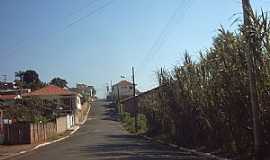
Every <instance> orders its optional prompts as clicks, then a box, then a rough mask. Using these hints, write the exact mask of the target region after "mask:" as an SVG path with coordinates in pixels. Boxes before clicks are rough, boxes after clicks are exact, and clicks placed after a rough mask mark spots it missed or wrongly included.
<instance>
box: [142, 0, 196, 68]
mask: <svg viewBox="0 0 270 160" xmlns="http://www.w3.org/2000/svg"><path fill="white" fill-rule="evenodd" d="M187 1H189V0H186V1H184V2H180V3H179V5H178V6H177V8H176V9H175V10H174V12H173V14H172V15H171V16H170V18H169V20H168V22H167V23H166V25H165V26H164V28H163V29H162V30H161V32H160V34H159V36H158V38H157V39H156V40H155V41H154V43H153V45H152V46H151V48H150V50H149V51H148V52H147V54H146V55H145V57H144V59H143V60H142V62H141V64H140V65H139V67H138V69H140V68H141V67H142V66H144V67H145V65H146V64H145V63H146V62H149V59H150V58H152V57H154V56H155V55H156V54H158V52H159V50H160V49H161V47H162V46H163V44H164V43H165V42H166V41H167V40H168V38H169V36H168V35H169V33H170V29H171V28H170V27H171V26H172V25H173V23H175V21H174V20H175V19H176V17H177V15H178V12H179V11H180V10H181V9H182V7H183V6H184V8H183V11H184V13H183V14H182V15H183V17H184V16H185V10H187V9H188V7H189V6H188V5H187V4H186V3H187ZM190 2H191V1H190ZM183 4H184V5H183Z"/></svg>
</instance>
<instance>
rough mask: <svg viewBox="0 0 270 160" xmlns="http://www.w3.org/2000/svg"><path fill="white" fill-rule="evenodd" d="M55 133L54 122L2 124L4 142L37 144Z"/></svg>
mask: <svg viewBox="0 0 270 160" xmlns="http://www.w3.org/2000/svg"><path fill="white" fill-rule="evenodd" d="M55 135H57V125H56V122H49V123H14V124H5V125H4V144H37V143H42V142H46V141H47V140H48V138H50V137H53V136H55Z"/></svg>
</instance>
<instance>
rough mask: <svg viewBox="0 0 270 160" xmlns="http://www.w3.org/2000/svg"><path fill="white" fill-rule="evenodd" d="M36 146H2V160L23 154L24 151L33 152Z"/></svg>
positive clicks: (0, 150) (0, 151)
mask: <svg viewBox="0 0 270 160" xmlns="http://www.w3.org/2000/svg"><path fill="white" fill-rule="evenodd" d="M36 146H37V144H24V145H0V160H3V159H6V158H8V157H12V156H16V155H18V154H22V153H23V152H24V151H28V150H31V149H33V148H34V147H36Z"/></svg>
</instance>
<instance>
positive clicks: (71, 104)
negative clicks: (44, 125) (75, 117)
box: [22, 85, 81, 113]
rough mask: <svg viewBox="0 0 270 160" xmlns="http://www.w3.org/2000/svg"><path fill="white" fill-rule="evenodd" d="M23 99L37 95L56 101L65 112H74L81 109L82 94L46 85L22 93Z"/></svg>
mask: <svg viewBox="0 0 270 160" xmlns="http://www.w3.org/2000/svg"><path fill="white" fill-rule="evenodd" d="M22 97H23V99H27V98H33V97H37V98H40V99H43V100H44V102H46V101H53V102H56V104H57V105H58V106H57V107H56V108H59V109H60V110H62V112H65V113H73V112H74V111H76V110H80V109H81V101H80V94H78V93H76V92H71V91H69V90H67V89H64V88H60V87H58V86H54V85H48V86H45V87H43V88H41V89H39V90H36V91H33V92H30V93H25V94H22Z"/></svg>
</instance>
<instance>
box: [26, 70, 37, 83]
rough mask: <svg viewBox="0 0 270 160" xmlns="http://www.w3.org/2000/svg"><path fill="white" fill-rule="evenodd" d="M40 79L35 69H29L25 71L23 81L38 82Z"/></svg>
mask: <svg viewBox="0 0 270 160" xmlns="http://www.w3.org/2000/svg"><path fill="white" fill-rule="evenodd" d="M38 81H39V75H38V73H37V72H36V71H34V70H27V71H25V72H23V82H24V83H26V84H31V83H36V82H38Z"/></svg>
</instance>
